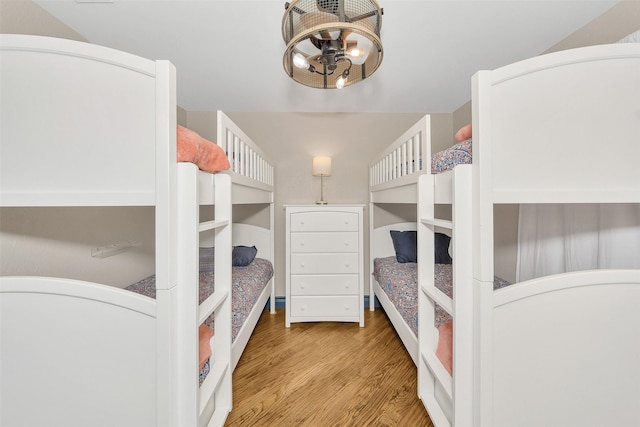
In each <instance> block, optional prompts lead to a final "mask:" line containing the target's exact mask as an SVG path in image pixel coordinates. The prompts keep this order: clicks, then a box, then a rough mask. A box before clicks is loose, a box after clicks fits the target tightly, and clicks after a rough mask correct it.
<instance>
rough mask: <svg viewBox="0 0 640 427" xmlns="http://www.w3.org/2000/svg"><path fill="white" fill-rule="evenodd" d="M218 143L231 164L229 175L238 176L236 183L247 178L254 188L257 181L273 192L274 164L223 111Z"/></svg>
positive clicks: (219, 122) (219, 119) (219, 117)
mask: <svg viewBox="0 0 640 427" xmlns="http://www.w3.org/2000/svg"><path fill="white" fill-rule="evenodd" d="M216 142H217V144H218V145H219V146H220V147H222V149H223V150H224V152H225V154H226V155H227V158H228V159H229V163H230V164H231V170H230V172H229V173H232V174H236V175H238V176H234V177H233V181H234V183H238V182H241V181H242V178H240V177H245V178H246V179H249V180H251V181H253V182H252V184H251V185H252V186H256V184H255V182H256V181H257V182H259V183H262V184H263V185H264V187H265V189H271V190H273V182H274V175H273V172H274V168H273V163H272V162H271V161H269V159H268V157H267V156H266V155H265V153H264V152H263V151H262V150H261V149H260V147H258V146H257V145H256V144H255V143H254V142H253V141H252V140H251V138H249V137H248V136H247V135H246V134H245V133H244V132H243V131H242V129H240V128H239V127H238V126H237V125H236V124H235V123H234V122H233V121H232V120H231V119H230V118H229V117H228V116H227V115H226V114H224V113H223V112H222V111H218V137H217V140H216Z"/></svg>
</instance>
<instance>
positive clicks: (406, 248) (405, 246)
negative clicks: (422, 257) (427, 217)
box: [390, 230, 418, 262]
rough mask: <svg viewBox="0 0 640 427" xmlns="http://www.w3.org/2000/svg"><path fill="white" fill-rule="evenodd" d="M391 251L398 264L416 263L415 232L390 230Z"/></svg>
mask: <svg viewBox="0 0 640 427" xmlns="http://www.w3.org/2000/svg"><path fill="white" fill-rule="evenodd" d="M390 233H391V240H393V249H395V251H396V261H398V262H418V233H417V232H416V231H398V230H391V231H390Z"/></svg>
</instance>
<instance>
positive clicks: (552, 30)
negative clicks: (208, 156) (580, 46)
mask: <svg viewBox="0 0 640 427" xmlns="http://www.w3.org/2000/svg"><path fill="white" fill-rule="evenodd" d="M35 3H37V4H38V5H40V6H41V7H43V8H44V9H45V10H47V11H48V12H49V13H51V14H52V15H53V16H55V17H56V18H57V19H59V20H60V21H62V22H63V23H65V24H66V25H68V26H69V27H71V28H72V29H73V30H75V31H76V32H78V33H80V34H81V35H82V36H83V37H85V38H86V39H87V40H88V41H90V42H92V43H96V44H100V45H104V46H109V47H112V48H116V49H120V50H124V51H127V52H131V53H134V54H137V55H140V56H143V57H147V58H150V59H168V60H170V61H171V62H173V64H174V65H175V66H176V69H177V76H178V82H177V88H178V89H177V90H178V95H177V96H178V105H179V106H180V107H182V108H184V109H185V110H187V111H214V110H218V109H220V110H225V111H229V112H233V111H235V112H381V113H386V112H399V113H413V112H428V113H448V112H453V111H455V110H456V109H458V108H459V107H460V106H462V105H463V104H465V103H466V102H467V101H469V99H470V79H471V76H472V75H473V74H474V73H475V72H476V71H477V70H480V69H493V68H497V67H500V66H502V65H506V64H509V63H512V62H515V61H518V60H521V59H525V58H528V57H531V56H535V55H539V54H540V53H542V52H544V51H546V50H547V49H549V48H550V47H552V46H553V45H555V44H556V43H557V42H559V41H561V40H562V39H564V38H565V37H567V36H568V35H570V34H571V33H573V32H575V31H576V30H577V29H579V28H581V27H582V26H584V25H585V24H587V23H588V22H590V21H592V20H593V19H594V18H596V17H597V16H599V15H601V14H602V13H604V12H606V11H607V10H608V9H609V8H611V7H612V6H614V5H615V4H616V3H618V1H617V0H602V1H600V0H598V1H594V0H580V1H577V0H533V1H525V0H503V1H486V0H470V1H461V0H414V1H409V0H378V3H379V5H380V7H382V8H383V9H384V15H383V17H382V32H381V36H382V37H381V38H382V42H383V45H384V59H383V61H382V65H381V66H380V68H379V69H378V71H377V72H376V73H374V74H373V75H372V76H371V77H370V78H369V79H367V80H365V81H363V82H361V83H358V84H356V85H353V86H350V87H347V88H345V89H342V90H322V89H312V88H308V87H305V86H302V85H300V84H298V83H295V82H294V81H293V80H291V79H289V77H287V75H286V74H285V72H284V69H283V66H282V54H283V52H284V48H285V44H284V41H283V39H282V32H281V24H282V16H283V14H284V10H285V8H284V3H285V2H284V1H273V0H255V1H248V0H230V1H222V0H155V1H150V0H146V1H145V0H112V1H111V0H39V1H38V0H36V1H35Z"/></svg>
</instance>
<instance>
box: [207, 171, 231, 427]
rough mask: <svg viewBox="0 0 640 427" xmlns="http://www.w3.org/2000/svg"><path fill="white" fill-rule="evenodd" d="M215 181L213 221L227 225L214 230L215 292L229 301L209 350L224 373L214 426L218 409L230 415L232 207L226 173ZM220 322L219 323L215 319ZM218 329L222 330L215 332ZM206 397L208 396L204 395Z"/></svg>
mask: <svg viewBox="0 0 640 427" xmlns="http://www.w3.org/2000/svg"><path fill="white" fill-rule="evenodd" d="M214 179H215V200H216V204H215V221H216V222H226V224H227V225H225V226H221V227H218V228H216V229H215V265H214V268H215V272H216V292H218V290H220V291H223V292H226V293H227V299H228V301H227V302H225V303H224V304H222V305H221V308H220V309H218V311H216V317H215V320H216V324H218V323H221V324H222V325H224V326H223V327H222V328H216V330H215V334H216V336H215V346H214V347H213V349H212V358H213V360H214V365H219V364H221V365H222V366H223V369H226V371H225V372H224V373H223V374H222V376H223V377H222V380H221V382H220V385H219V386H218V390H216V392H215V408H214V409H215V411H216V414H217V416H214V418H216V419H217V422H216V423H215V424H211V423H210V425H224V420H225V419H226V414H221V413H220V412H221V411H220V410H221V409H222V408H225V409H226V410H228V411H229V412H231V409H232V406H233V402H232V400H233V399H232V386H231V378H232V377H231V374H232V367H231V321H232V319H231V316H232V314H231V283H232V278H231V275H232V267H231V252H232V245H233V243H232V228H231V221H232V220H231V219H232V204H231V177H229V175H226V174H216V175H214ZM218 319H220V321H219V320H218ZM218 329H221V330H218ZM205 397H208V396H205ZM200 406H201V407H200V411H203V410H204V407H203V406H204V402H202V400H201V405H200Z"/></svg>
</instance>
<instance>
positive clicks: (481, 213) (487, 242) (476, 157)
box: [472, 71, 494, 426]
mask: <svg viewBox="0 0 640 427" xmlns="http://www.w3.org/2000/svg"><path fill="white" fill-rule="evenodd" d="M491 84H492V82H491V72H490V71H479V72H478V73H476V74H475V75H474V76H473V79H472V99H473V105H472V116H473V126H474V128H473V139H474V150H473V222H474V224H473V235H472V241H473V252H474V253H473V260H474V263H473V278H474V285H473V290H474V306H475V307H476V310H475V312H474V328H475V332H474V337H475V342H474V343H473V345H474V358H473V360H474V366H473V370H474V379H473V381H474V392H473V395H474V396H475V400H476V401H475V402H474V408H473V412H474V425H477V426H492V425H493V410H492V405H493V368H492V363H493V345H492V336H493V280H494V271H493V262H494V261H493V250H494V248H493V187H492V184H493V180H492V178H493V156H492V146H491V131H492V129H491V123H492V121H491V117H490V114H491Z"/></svg>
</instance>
